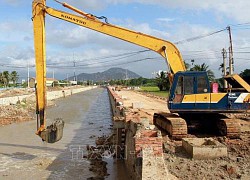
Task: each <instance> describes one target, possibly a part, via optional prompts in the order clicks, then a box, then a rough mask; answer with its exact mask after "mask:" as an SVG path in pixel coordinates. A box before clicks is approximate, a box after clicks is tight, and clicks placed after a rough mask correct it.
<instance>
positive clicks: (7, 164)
mask: <svg viewBox="0 0 250 180" xmlns="http://www.w3.org/2000/svg"><path fill="white" fill-rule="evenodd" d="M55 104H56V105H55V106H53V107H51V108H49V109H48V111H47V119H48V121H51V120H54V119H56V118H62V119H63V120H64V121H65V127H64V136H63V138H62V140H61V141H59V142H57V143H55V144H46V143H43V142H42V141H41V140H40V138H39V137H38V136H36V135H35V134H34V133H35V131H36V122H35V121H29V122H24V123H19V124H12V125H9V126H3V127H0V179H2V178H4V179H87V178H90V177H95V176H96V174H95V173H93V172H92V171H90V170H89V168H90V162H89V161H88V160H86V159H82V157H83V155H84V154H85V153H86V152H85V147H86V146H87V145H95V139H96V138H97V137H99V136H102V135H110V134H111V132H112V130H111V126H112V113H111V110H110V103H109V97H108V93H107V90H106V89H102V88H97V89H93V90H90V91H85V92H82V93H78V94H75V95H72V96H70V97H67V98H61V99H59V100H57V101H56V103H55ZM105 161H106V162H108V164H107V173H108V174H109V175H108V176H106V178H105V179H127V177H126V172H125V170H124V165H123V162H122V161H115V160H113V158H107V159H105Z"/></svg>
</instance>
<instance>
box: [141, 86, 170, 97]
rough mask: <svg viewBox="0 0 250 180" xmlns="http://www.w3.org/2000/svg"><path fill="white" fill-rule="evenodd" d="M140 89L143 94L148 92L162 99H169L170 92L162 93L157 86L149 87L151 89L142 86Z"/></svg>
mask: <svg viewBox="0 0 250 180" xmlns="http://www.w3.org/2000/svg"><path fill="white" fill-rule="evenodd" d="M140 88H141V91H143V92H148V93H150V94H153V95H156V96H160V97H168V91H160V90H159V88H158V87H157V86H149V87H145V86H141V87H140Z"/></svg>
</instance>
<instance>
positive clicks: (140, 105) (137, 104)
mask: <svg viewBox="0 0 250 180" xmlns="http://www.w3.org/2000/svg"><path fill="white" fill-rule="evenodd" d="M132 108H133V109H141V108H143V103H142V102H133V103H132Z"/></svg>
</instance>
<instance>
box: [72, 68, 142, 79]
mask: <svg viewBox="0 0 250 180" xmlns="http://www.w3.org/2000/svg"><path fill="white" fill-rule="evenodd" d="M139 77H141V76H140V75H138V74H136V73H134V72H132V71H130V70H127V69H123V68H110V69H108V70H106V71H103V72H97V73H92V74H88V73H81V74H78V75H77V76H76V78H77V81H88V80H89V81H94V82H98V81H109V80H117V79H134V78H139ZM68 80H74V76H71V77H69V78H68Z"/></svg>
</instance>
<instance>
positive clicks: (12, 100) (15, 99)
mask: <svg viewBox="0 0 250 180" xmlns="http://www.w3.org/2000/svg"><path fill="white" fill-rule="evenodd" d="M96 87H97V86H88V87H81V88H74V89H65V90H58V91H47V100H54V99H58V98H62V97H66V96H70V95H72V94H76V93H79V92H83V91H87V90H90V89H93V88H96ZM34 98H35V92H34V93H32V94H28V95H19V96H12V97H4V98H0V105H11V104H17V103H19V102H21V101H26V100H28V99H34Z"/></svg>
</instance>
